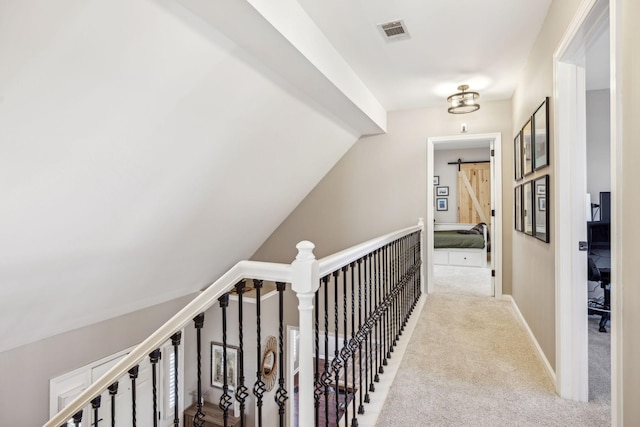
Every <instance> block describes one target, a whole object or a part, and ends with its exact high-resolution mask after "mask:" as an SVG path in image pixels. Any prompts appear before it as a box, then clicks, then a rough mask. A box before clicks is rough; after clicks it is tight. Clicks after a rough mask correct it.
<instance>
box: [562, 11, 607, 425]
mask: <svg viewBox="0 0 640 427" xmlns="http://www.w3.org/2000/svg"><path fill="white" fill-rule="evenodd" d="M613 16H614V15H613V14H610V9H609V1H608V0H585V1H583V3H582V4H581V6H580V7H579V9H578V12H577V14H576V17H575V18H574V20H573V22H572V23H571V25H570V27H569V29H568V31H567V33H566V35H565V36H564V38H563V39H562V41H561V43H560V45H559V47H558V49H557V50H556V52H555V54H554V92H555V95H556V96H555V104H556V105H555V111H554V123H555V132H554V135H555V138H556V139H555V140H556V141H563V143H562V144H560V143H556V144H554V154H555V158H556V162H555V165H556V166H555V169H554V173H555V176H554V177H555V181H556V189H557V190H556V192H555V204H556V206H559V205H560V204H561V203H562V205H563V206H565V207H566V209H562V210H560V209H556V210H555V218H554V219H555V224H556V226H555V230H556V248H555V253H556V388H557V390H558V393H559V394H560V396H562V397H564V398H567V399H572V400H578V401H588V400H589V334H588V333H589V330H588V316H587V314H588V308H587V305H586V304H585V301H587V299H588V289H589V288H588V285H587V283H588V282H587V279H588V274H587V272H588V267H587V265H588V262H587V261H588V259H589V252H590V251H591V250H590V247H589V245H579V242H589V238H588V234H587V226H586V224H587V221H589V220H591V219H592V218H591V215H592V213H593V210H592V203H594V202H595V203H594V204H598V203H597V198H598V195H595V196H596V200H594V195H591V198H589V197H588V194H589V190H588V187H587V176H588V173H587V164H588V161H587V107H586V106H587V89H588V85H587V81H588V79H587V73H589V69H588V68H589V62H590V61H589V58H588V52H590V51H591V50H593V49H592V48H593V46H594V45H597V43H598V40H599V38H600V37H601V36H602V34H603V33H605V32H606V33H607V35H608V29H609V28H610V27H611V28H612V26H613V22H612V21H611V19H610V17H613ZM611 40H612V39H611V38H610V37H608V36H607V37H606V40H605V43H606V44H607V45H611V46H613V44H611ZM607 56H608V57H607V58H600V59H599V62H600V63H604V64H606V65H609V66H610V64H612V63H613V61H611V54H610V53H608V54H607ZM594 71H595V70H593V69H591V73H592V74H593V73H594ZM608 81H609V82H610V84H611V86H610V87H614V86H615V75H614V73H612V74H611V78H608ZM609 96H610V95H609ZM611 99H613V97H611ZM609 120H610V123H612V124H613V123H615V110H614V109H612V110H611V113H610V114H609ZM610 140H611V143H612V144H614V143H615V139H614V138H611V139H610ZM612 152H613V150H612ZM611 158H612V160H613V162H612V163H611V165H612V166H611V168H610V169H608V168H607V169H608V170H609V172H608V174H609V177H608V178H609V179H610V178H611V171H612V170H615V167H614V166H613V165H614V164H615V159H614V156H611ZM565 164H571V168H570V169H571V170H568V168H562V167H560V166H559V165H565ZM609 182H611V183H612V180H610V181H609ZM592 187H593V186H592ZM611 190H613V188H611ZM592 191H593V190H592ZM612 208H614V209H615V207H614V206H612ZM611 218H614V215H612V216H611ZM611 238H612V239H615V236H614V235H611ZM611 243H613V242H611ZM581 246H582V247H583V248H586V249H587V251H584V250H580V249H579V248H580V247H581ZM612 261H613V260H612ZM614 264H615V263H614V262H610V265H614ZM607 274H608V273H607ZM611 292H612V295H614V293H615V284H612V290H611ZM613 308H614V309H613V310H612V311H611V314H612V319H613V322H612V327H611V329H610V333H611V335H612V343H615V336H616V328H615V304H614V306H613ZM615 354H616V348H615V345H612V346H611V356H613V357H610V360H609V362H611V361H612V360H615ZM610 384H611V404H612V408H615V384H616V373H615V366H611V379H610ZM612 412H613V413H614V419H615V409H614V410H613V411H612Z"/></svg>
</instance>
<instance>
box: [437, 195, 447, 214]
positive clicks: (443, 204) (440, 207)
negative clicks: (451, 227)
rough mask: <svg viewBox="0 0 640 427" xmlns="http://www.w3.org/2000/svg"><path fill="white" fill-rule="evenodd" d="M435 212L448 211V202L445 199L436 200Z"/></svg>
mask: <svg viewBox="0 0 640 427" xmlns="http://www.w3.org/2000/svg"><path fill="white" fill-rule="evenodd" d="M436 210H437V211H448V210H449V201H448V199H446V198H438V199H436Z"/></svg>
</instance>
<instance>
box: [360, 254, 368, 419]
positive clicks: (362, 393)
mask: <svg viewBox="0 0 640 427" xmlns="http://www.w3.org/2000/svg"><path fill="white" fill-rule="evenodd" d="M363 260H366V258H365V257H362V258H360V259H359V260H358V337H359V338H358V369H359V372H360V375H359V376H358V381H359V383H358V390H359V391H360V405H359V406H358V414H364V405H363V401H362V399H363V398H364V390H363V389H362V373H363V369H362V342H363V341H364V342H365V345H366V342H367V341H366V339H367V335H366V332H365V331H364V330H363V328H362V267H363V264H362V262H363ZM365 292H366V287H365ZM365 304H366V299H365ZM365 365H366V364H365ZM366 370H367V369H366V366H365V368H364V371H365V372H366ZM366 384H367V383H366V381H365V385H366Z"/></svg>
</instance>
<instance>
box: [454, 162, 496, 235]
mask: <svg viewBox="0 0 640 427" xmlns="http://www.w3.org/2000/svg"><path fill="white" fill-rule="evenodd" d="M459 167H460V170H459V172H458V222H459V223H461V224H477V223H479V222H484V223H486V224H487V226H490V224H491V165H490V164H489V163H466V164H461V165H459Z"/></svg>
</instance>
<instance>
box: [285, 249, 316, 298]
mask: <svg viewBox="0 0 640 427" xmlns="http://www.w3.org/2000/svg"><path fill="white" fill-rule="evenodd" d="M315 247H316V245H314V244H313V243H311V242H309V241H308V240H303V241H302V242H300V243H298V244H297V245H296V248H297V249H298V255H296V259H295V260H294V261H293V262H292V263H291V268H292V270H293V280H292V283H291V287H292V288H293V290H294V291H295V292H297V293H313V292H315V291H317V290H318V288H319V287H320V273H319V269H320V267H319V265H318V260H317V259H316V256H315V255H314V254H313V249H314V248H315Z"/></svg>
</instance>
